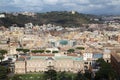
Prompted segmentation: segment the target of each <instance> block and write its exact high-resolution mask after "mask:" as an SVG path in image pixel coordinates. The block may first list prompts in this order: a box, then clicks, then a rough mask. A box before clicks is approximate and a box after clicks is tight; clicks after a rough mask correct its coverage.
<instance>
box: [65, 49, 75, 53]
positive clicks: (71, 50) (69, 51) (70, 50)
mask: <svg viewBox="0 0 120 80" xmlns="http://www.w3.org/2000/svg"><path fill="white" fill-rule="evenodd" d="M74 51H75V50H74V49H68V50H67V52H68V53H73V52H74Z"/></svg>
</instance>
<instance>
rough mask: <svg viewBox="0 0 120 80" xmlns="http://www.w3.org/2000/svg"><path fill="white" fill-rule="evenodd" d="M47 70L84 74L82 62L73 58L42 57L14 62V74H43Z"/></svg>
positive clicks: (80, 59)
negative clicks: (80, 72)
mask: <svg viewBox="0 0 120 80" xmlns="http://www.w3.org/2000/svg"><path fill="white" fill-rule="evenodd" d="M49 69H54V70H56V71H67V72H69V71H70V72H74V73H76V72H78V71H82V72H84V61H83V60H82V58H75V57H65V58H62V57H57V58H55V57H46V58H45V57H44V58H39V59H38V58H37V59H30V60H26V61H16V62H15V73H26V72H28V73H29V72H44V71H47V70H49Z"/></svg>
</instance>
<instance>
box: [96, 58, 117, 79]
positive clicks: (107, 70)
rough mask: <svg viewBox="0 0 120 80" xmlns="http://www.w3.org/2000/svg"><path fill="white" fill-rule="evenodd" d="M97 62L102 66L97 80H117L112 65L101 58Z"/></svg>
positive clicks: (97, 74)
mask: <svg viewBox="0 0 120 80" xmlns="http://www.w3.org/2000/svg"><path fill="white" fill-rule="evenodd" d="M97 62H98V63H99V64H100V69H99V71H98V72H97V73H96V76H95V79H96V80H101V79H107V80H114V79H116V76H117V74H116V72H115V71H114V70H113V69H112V66H111V64H110V63H107V62H105V61H104V59H102V58H100V59H98V60H97Z"/></svg>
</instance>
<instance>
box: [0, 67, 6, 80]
mask: <svg viewBox="0 0 120 80" xmlns="http://www.w3.org/2000/svg"><path fill="white" fill-rule="evenodd" d="M7 74H8V68H7V67H4V66H0V80H4V79H6V78H7Z"/></svg>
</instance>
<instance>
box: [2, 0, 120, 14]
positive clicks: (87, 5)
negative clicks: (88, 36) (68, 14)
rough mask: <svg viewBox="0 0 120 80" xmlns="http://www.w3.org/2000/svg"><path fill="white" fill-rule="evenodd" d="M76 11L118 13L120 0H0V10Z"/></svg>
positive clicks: (119, 11) (119, 12)
mask: <svg viewBox="0 0 120 80" xmlns="http://www.w3.org/2000/svg"><path fill="white" fill-rule="evenodd" d="M72 10H73V11H77V12H80V13H87V14H120V0H0V12H21V11H22V12H23V11H28V12H50V11H72Z"/></svg>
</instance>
